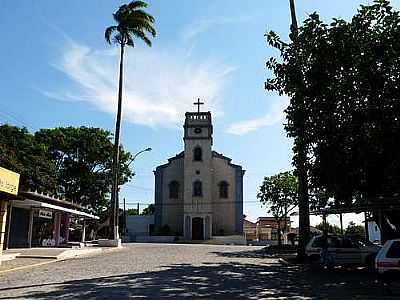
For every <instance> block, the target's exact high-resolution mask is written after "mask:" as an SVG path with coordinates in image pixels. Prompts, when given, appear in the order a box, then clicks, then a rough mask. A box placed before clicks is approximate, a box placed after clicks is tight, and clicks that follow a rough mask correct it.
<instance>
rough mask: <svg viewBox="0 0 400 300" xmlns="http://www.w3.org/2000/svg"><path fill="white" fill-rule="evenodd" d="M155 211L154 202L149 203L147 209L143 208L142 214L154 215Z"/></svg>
mask: <svg viewBox="0 0 400 300" xmlns="http://www.w3.org/2000/svg"><path fill="white" fill-rule="evenodd" d="M154 211H155V207H154V204H149V206H147V207H146V208H145V209H143V211H142V215H143V216H146V215H154Z"/></svg>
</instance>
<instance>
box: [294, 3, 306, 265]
mask: <svg viewBox="0 0 400 300" xmlns="http://www.w3.org/2000/svg"><path fill="white" fill-rule="evenodd" d="M289 4H290V15H291V26H290V31H291V36H290V38H291V39H292V40H294V39H295V38H296V37H297V34H298V25H297V18H296V7H295V3H294V0H289ZM304 116H305V114H304ZM299 127H300V128H299V132H300V136H298V137H297V138H296V140H295V148H296V149H297V159H296V162H295V165H296V168H297V173H298V177H299V246H298V248H297V258H298V260H299V261H303V260H304V258H305V251H306V246H307V243H308V241H309V238H310V204H309V197H308V169H307V145H306V143H305V140H304V137H305V134H306V133H305V132H304V126H302V125H301V124H300V125H299Z"/></svg>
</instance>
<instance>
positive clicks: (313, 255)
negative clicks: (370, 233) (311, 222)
mask: <svg viewBox="0 0 400 300" xmlns="http://www.w3.org/2000/svg"><path fill="white" fill-rule="evenodd" d="M324 243H325V242H324V237H323V236H322V235H319V236H315V237H313V238H312V239H311V240H310V242H309V243H308V244H307V247H306V255H307V257H308V259H309V261H310V262H320V263H322V264H323V265H326V266H330V267H333V266H337V265H341V266H348V265H364V266H368V267H370V268H374V262H375V256H376V254H377V253H378V251H379V250H380V247H379V246H377V245H374V244H372V243H368V244H367V243H364V242H362V241H359V240H355V239H351V238H349V237H343V236H336V235H328V236H327V244H328V247H327V248H326V250H325V251H324Z"/></svg>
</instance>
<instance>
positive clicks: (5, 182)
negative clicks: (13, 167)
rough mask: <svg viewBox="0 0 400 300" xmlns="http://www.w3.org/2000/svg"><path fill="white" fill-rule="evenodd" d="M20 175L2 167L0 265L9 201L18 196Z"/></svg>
mask: <svg viewBox="0 0 400 300" xmlns="http://www.w3.org/2000/svg"><path fill="white" fill-rule="evenodd" d="M19 177H20V176H19V174H18V173H15V172H12V171H10V170H7V169H5V168H2V167H0V264H1V261H2V259H1V255H2V252H3V248H4V247H5V237H6V227H7V226H6V222H7V211H8V204H9V199H12V198H14V197H15V196H16V195H17V194H18V188H19Z"/></svg>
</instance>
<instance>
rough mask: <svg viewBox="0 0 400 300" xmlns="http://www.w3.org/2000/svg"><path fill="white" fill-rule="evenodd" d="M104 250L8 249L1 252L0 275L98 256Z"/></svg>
mask: <svg viewBox="0 0 400 300" xmlns="http://www.w3.org/2000/svg"><path fill="white" fill-rule="evenodd" d="M105 250H106V249H103V248H98V247H88V248H83V249H71V248H23V249H8V250H5V251H4V252H3V256H2V260H3V261H2V263H1V265H0V274H2V273H6V272H10V271H14V270H20V269H25V268H31V267H35V266H39V265H44V264H48V263H52V262H56V261H61V260H65V259H71V258H77V257H82V256H85V255H93V254H100V253H102V252H105Z"/></svg>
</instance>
